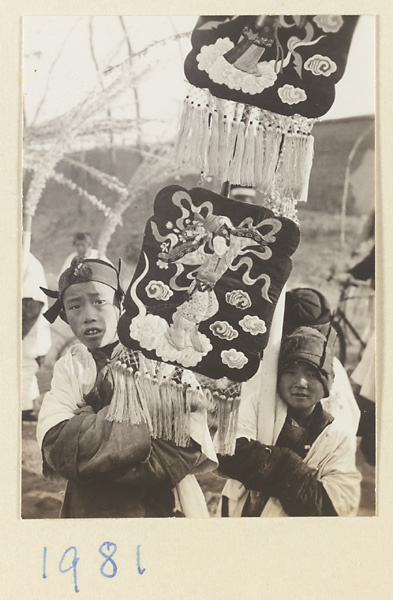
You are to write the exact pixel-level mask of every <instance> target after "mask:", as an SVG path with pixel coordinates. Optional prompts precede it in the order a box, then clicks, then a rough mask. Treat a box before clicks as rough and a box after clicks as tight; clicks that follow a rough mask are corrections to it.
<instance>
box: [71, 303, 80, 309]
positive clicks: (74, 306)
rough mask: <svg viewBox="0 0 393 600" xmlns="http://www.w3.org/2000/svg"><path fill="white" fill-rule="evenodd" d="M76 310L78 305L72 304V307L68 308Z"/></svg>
mask: <svg viewBox="0 0 393 600" xmlns="http://www.w3.org/2000/svg"><path fill="white" fill-rule="evenodd" d="M77 308H79V304H73V305H72V306H69V307H68V310H76V309H77Z"/></svg>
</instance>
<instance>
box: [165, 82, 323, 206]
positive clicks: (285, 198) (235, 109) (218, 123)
mask: <svg viewBox="0 0 393 600" xmlns="http://www.w3.org/2000/svg"><path fill="white" fill-rule="evenodd" d="M315 121H316V119H308V118H306V117H302V116H300V115H294V116H284V115H279V114H277V113H272V112H270V111H267V110H263V109H259V108H256V107H251V106H248V105H246V104H242V103H237V102H233V101H231V100H223V99H221V98H216V97H215V96H213V95H212V94H210V92H209V91H208V90H207V89H199V88H196V87H194V86H191V89H190V92H189V94H188V96H187V97H186V99H185V101H184V107H183V114H182V118H181V124H180V130H179V135H178V139H177V144H176V148H175V161H176V162H177V163H178V164H179V165H181V166H185V167H188V168H193V169H195V170H197V171H200V172H203V173H204V175H205V176H208V175H210V176H214V177H218V178H219V179H220V181H229V182H230V183H232V184H235V185H244V186H252V187H254V188H255V189H257V190H259V191H261V192H262V193H263V194H265V195H266V196H267V197H268V199H269V203H270V207H271V208H273V209H275V212H276V213H277V214H283V213H282V212H281V210H284V211H285V212H286V213H287V214H286V216H288V215H289V214H292V213H293V211H295V206H296V203H297V202H298V201H302V202H305V201H306V200H307V193H308V182H309V177H310V171H311V166H312V159H313V142H314V140H313V137H312V135H311V130H312V127H313V125H314V123H315ZM295 215H296V211H295Z"/></svg>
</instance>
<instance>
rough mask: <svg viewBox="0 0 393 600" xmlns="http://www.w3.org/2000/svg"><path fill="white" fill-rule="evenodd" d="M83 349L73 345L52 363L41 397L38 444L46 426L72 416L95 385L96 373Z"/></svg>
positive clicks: (46, 428) (52, 425)
mask: <svg viewBox="0 0 393 600" xmlns="http://www.w3.org/2000/svg"><path fill="white" fill-rule="evenodd" d="M83 350H84V349H83ZM83 350H82V351H81V350H80V349H79V348H78V347H77V346H74V347H73V348H71V349H70V350H69V351H68V352H67V353H66V354H65V355H64V356H63V357H61V358H60V359H59V360H58V361H57V363H56V364H55V367H54V369H53V378H52V382H51V389H50V390H49V392H47V393H46V394H45V396H44V400H43V402H42V405H41V409H40V412H39V416H38V423H37V440H38V443H39V444H40V446H41V445H42V441H43V439H44V437H45V434H46V433H47V432H48V431H49V429H52V427H54V426H55V425H57V424H58V423H61V422H62V421H66V420H68V419H71V418H72V417H73V416H74V413H75V410H76V409H77V408H78V406H77V404H78V403H80V402H82V400H83V395H84V394H86V393H87V392H88V391H89V390H90V389H91V388H92V387H93V385H94V381H95V378H96V374H97V370H96V366H95V362H94V359H93V357H92V356H91V355H90V354H88V353H87V351H86V352H84V351H83Z"/></svg>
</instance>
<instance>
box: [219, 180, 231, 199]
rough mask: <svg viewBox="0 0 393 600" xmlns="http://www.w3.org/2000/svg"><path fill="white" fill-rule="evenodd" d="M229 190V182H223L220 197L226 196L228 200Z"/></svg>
mask: <svg viewBox="0 0 393 600" xmlns="http://www.w3.org/2000/svg"><path fill="white" fill-rule="evenodd" d="M230 189H231V186H230V185H229V181H224V182H223V184H222V186H221V192H220V194H221V196H226V197H227V198H228V197H229V192H230Z"/></svg>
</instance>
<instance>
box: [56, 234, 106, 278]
mask: <svg viewBox="0 0 393 600" xmlns="http://www.w3.org/2000/svg"><path fill="white" fill-rule="evenodd" d="M73 246H74V248H75V250H74V251H73V252H71V254H69V255H68V256H67V258H66V259H65V261H64V263H63V265H62V267H61V270H60V273H63V272H64V271H65V270H66V269H67V268H68V267H69V266H70V264H71V261H72V259H73V258H75V256H79V257H80V258H99V259H100V260H104V261H105V262H109V263H110V264H111V261H110V260H108V258H107V257H106V256H105V255H104V254H100V252H99V251H98V250H97V249H96V248H93V241H92V238H91V234H90V233H88V232H83V231H78V232H77V233H75V235H74V241H73Z"/></svg>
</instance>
